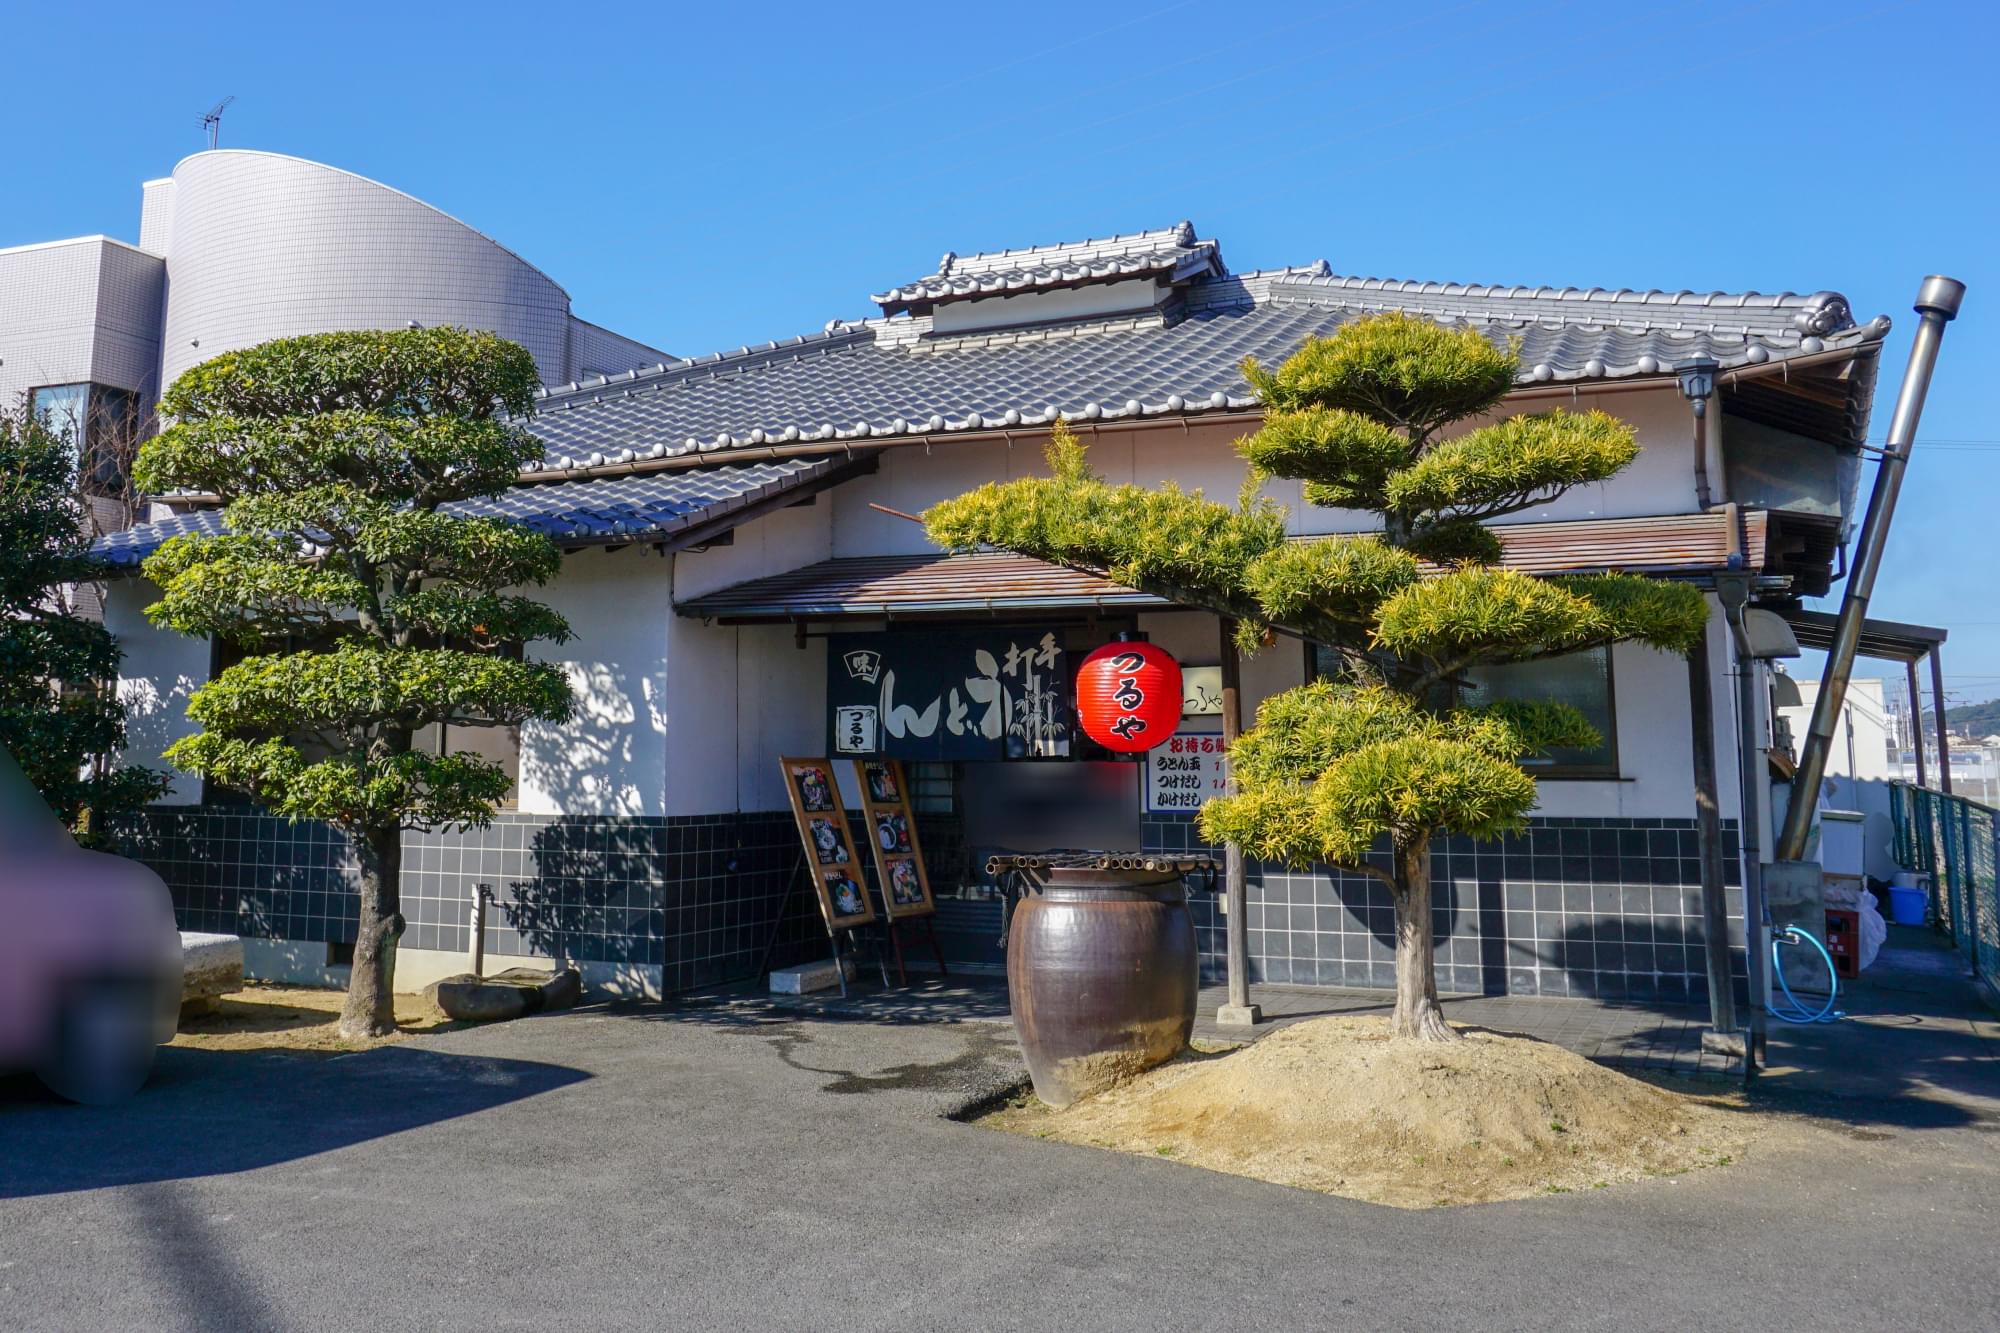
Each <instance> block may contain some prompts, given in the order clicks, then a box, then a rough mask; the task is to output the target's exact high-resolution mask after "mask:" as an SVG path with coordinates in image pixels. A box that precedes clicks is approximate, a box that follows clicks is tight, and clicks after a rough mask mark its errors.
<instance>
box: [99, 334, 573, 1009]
mask: <svg viewBox="0 0 2000 1333" xmlns="http://www.w3.org/2000/svg"><path fill="white" fill-rule="evenodd" d="M535 384H536V377H535V365H534V361H533V360H532V359H531V358H530V357H529V355H528V353H527V351H526V350H525V349H524V348H522V347H520V346H518V345H516V344H514V343H510V342H507V341H505V340H503V339H500V338H497V337H494V336H493V335H491V334H486V333H472V332H467V331H466V330H463V329H452V328H440V329H409V330H397V331H394V332H387V333H329V334H315V335H312V336H309V337H302V338H284V339H279V340H277V341H275V342H269V343H264V344H262V345H261V346H257V347H252V348H249V349H247V350H245V351H240V352H231V353H228V354H226V355H223V356H219V357H217V358H215V359H214V360H212V361H208V362H206V363H204V364H202V365H199V366H196V367H195V368H194V369H192V370H190V371H188V372H187V373H186V374H184V375H182V376H181V377H180V378H179V379H178V380H176V381H175V382H174V384H173V386H172V387H171V388H170V389H168V391H167V393H166V395H165V397H164V398H162V400H161V403H160V406H161V410H162V413H163V414H164V415H166V416H168V417H171V418H172V419H173V424H172V425H170V426H168V427H167V428H166V429H165V430H164V431H162V432H161V433H160V434H159V435H158V436H157V437H155V438H154V439H152V440H150V441H148V442H147V444H146V445H145V447H144V448H143V449H142V450H141V451H140V455H139V460H138V468H137V477H138V482H139V485H140V486H141V487H142V488H144V489H146V490H148V491H152V492H154V493H159V492H164V491H172V490H191V491H195V492H202V493H207V494H212V495H214V496H216V497H218V498H219V499H220V500H221V501H222V502H223V504H224V506H225V507H224V510H223V513H224V516H225V520H226V523H227V527H228V531H227V532H226V533H225V534H224V535H221V536H183V537H177V538H175V539H174V540H172V541H170V542H168V543H166V544H165V545H164V546H162V547H161V548H160V549H159V551H158V552H156V553H155V554H154V555H153V556H152V557H150V558H149V559H148V560H147V561H146V563H145V566H144V570H145V574H146V576H147V577H148V578H150V579H152V580H153V581H154V582H155V583H157V584H158V585H159V586H160V590H161V598H160V600H159V601H158V602H156V603H155V604H154V605H152V606H151V607H148V608H147V615H148V616H149V617H150V618H151V619H152V620H153V621H154V622H155V623H156V624H159V625H162V626H165V627H167V628H170V629H174V630H178V631H180V632H181V633H183V634H192V635H214V636H216V637H219V638H222V639H226V640H230V641H233V642H234V643H236V644H238V645H240V646H242V647H243V648H244V649H245V650H246V651H247V652H248V654H249V656H247V657H246V658H245V659H244V660H243V661H242V662H240V663H238V664H237V665H235V666H231V667H229V668H228V669H227V670H224V671H222V672H221V673H220V674H218V675H217V676H216V677H215V679H214V680H212V681H210V682H209V683H208V684H207V685H205V686H203V687H202V688H201V689H199V690H197V691H196V692H195V693H194V694H193V695H192V696H191V697H190V699H189V701H188V716H189V717H190V718H192V719H193V720H194V721H195V722H197V723H199V724H200V726H201V730H200V731H199V732H197V733H196V734H194V735H191V736H188V737H186V738H184V739H182V740H180V741H177V742H175V744H174V745H173V746H172V747H171V748H170V749H169V750H168V751H167V757H168V758H169V759H171V760H172V761H173V762H174V763H175V764H177V765H179V766H180V767H182V768H184V769H187V770H188V771H190V772H194V773H199V774H201V775H203V776H205V777H207V778H209V779H211V780H213V781H216V782H219V783H221V784H223V785H224V786H228V787H233V788H236V789H238V790H241V791H243V792H246V793H248V794H249V795H250V796H252V797H253V798H255V799H256V800H258V801H260V802H261V803H263V804H264V805H265V806H266V807H268V808H269V809H270V810H271V811H273V812H274V813H277V814H282V815H290V816H292V817H293V818H295V819H321V820H325V821H327V822H328V823H330V824H332V825H334V826H335V827H337V828H339V829H341V830H343V831H344V832H345V833H347V835H348V836H349V838H350V839H351V841H352V842H353V845H354V849H355V853H356V857H357V859H358V861H359V866H360V886H359V887H360V900H361V903H360V920H359V923H358V934H357V936H356V939H355V943H354V967H353V977H352V981H351V982H350V985H349V989H348V995H347V1003H346V1007H345V1009H344V1011H343V1013H342V1015H341V1020H340V1031H341V1034H342V1035H343V1036H345V1037H348V1038H350V1039H360V1038H364V1037H369V1036H377V1035H381V1034H383V1033H386V1032H389V1031H392V1030H393V1029H394V1027H395V1012H394V1006H393V998H394V979H395V978H394V959H395V946H396V941H397V939H398V938H399V937H400V935H401V934H402V930H403V917H402V914H401V911H400V896H399V892H398V877H399V872H400V870H401V863H402V832H403V830H404V829H433V828H466V827H469V826H474V825H480V826H483V825H485V824H486V823H487V822H488V820H490V818H491V817H492V814H493V809H494V805H495V802H497V801H499V800H500V799H502V798H503V797H504V796H505V794H506V791H507V787H508V778H507V775H506V773H505V772H504V771H503V770H502V769H501V768H500V766H499V765H497V764H495V763H493V762H491V761H490V760H487V759H483V758H480V757H479V756H477V755H475V754H472V753H469V752H460V753H450V754H439V753H431V752H426V751H425V750H422V749H419V748H418V746H417V744H416V742H417V739H418V734H419V733H420V732H422V731H423V730H424V729H425V728H428V727H432V726H435V725H439V724H442V725H446V726H450V727H463V726H513V725H518V724H519V723H521V722H524V721H527V720H528V719H531V718H535V719H542V720H545V721H551V722H561V721H566V720H567V719H568V718H569V716H570V713H571V709H572V699H571V695H570V689H569V683H568V679H567V677H566V676H565V674H564V672H563V670H562V668H560V667H558V666H553V665H547V664H542V663H535V662H527V661H523V660H521V659H520V656H519V649H520V647H521V645H523V644H524V643H526V642H528V641H530V640H536V639H552V640H556V641H558V642H560V641H562V640H565V639H567V638H568V637H569V627H568V626H567V625H566V624H565V623H564V621H563V618H562V617H561V616H559V615H557V614H556V613H555V612H554V611H552V610H550V609H549V608H548V607H546V606H543V605H542V604H540V603H539V602H535V601H532V600H530V599H528V598H526V597H522V596H519V595H517V594H514V593H510V592H508V591H507V590H508V589H513V588H519V587H523V586H527V585H534V584H541V583H544V582H546V581H547V580H548V579H549V578H550V577H551V576H553V575H554V574H555V573H556V570H557V568H558V566H559V564H560V562H561V553H560V552H559V551H558V550H557V548H556V546H555V545H554V543H552V542H550V541H549V540H548V538H546V537H544V536H542V535H540V534H538V533H535V532H532V531H529V530H528V529H526V528H524V527H521V526H520V525H518V524H514V523H509V522H504V521H501V520H498V519H491V518H470V517H464V516H462V515H458V514H454V513H452V512H449V511H448V509H447V506H449V505H451V504H452V502H454V501H459V500H465V499H468V498H471V497H474V496H490V495H496V494H498V493H500V492H501V491H503V490H505V489H506V488H507V487H508V486H509V485H511V484H512V483H513V481H514V480H515V476H516V472H517V469H518V468H519V466H520V464H522V463H523V462H525V461H528V460H530V459H535V458H539V457H540V456H541V446H540V445H539V444H538V443H537V442H536V441H535V440H534V438H533V437H532V436H530V435H529V434H528V433H527V432H526V431H525V430H523V429H522V428H521V426H520V425H519V424H517V423H518V421H519V420H520V419H521V418H523V417H525V416H526V415H527V414H528V413H529V412H530V411H531V410H532V407H533V401H534V398H533V395H534V389H535Z"/></svg>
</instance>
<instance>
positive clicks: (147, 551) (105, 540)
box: [90, 509, 222, 569]
mask: <svg viewBox="0 0 2000 1333" xmlns="http://www.w3.org/2000/svg"><path fill="white" fill-rule="evenodd" d="M221 531H222V514H221V512H220V511H218V510H214V509H202V510H197V511H196V512H194V513H192V514H173V515H170V516H168V517H166V518H163V519H160V520H158V521H157V522H153V523H140V524H138V525H136V526H134V527H129V528H124V529H122V530H120V531H118V532H111V533H106V534H105V535H104V536H102V537H99V538H98V539H97V540H96V541H94V542H92V543H91V544H90V553H91V555H92V556H94V557H96V558H97V559H98V560H101V561H103V562H104V563H105V564H107V565H110V566H111V567H112V568H113V569H137V568H138V567H139V562H140V561H142V560H144V559H145V558H146V557H147V556H149V555H151V554H152V553H153V552H155V551H157V550H159V549H160V548H161V547H162V546H164V545H166V543H167V542H168V541H169V540H170V539H171V538H174V537H179V536H183V535H185V534H187V533H190V532H193V533H199V534H200V535H202V536H204V537H213V536H215V534H217V533H218V532H221Z"/></svg>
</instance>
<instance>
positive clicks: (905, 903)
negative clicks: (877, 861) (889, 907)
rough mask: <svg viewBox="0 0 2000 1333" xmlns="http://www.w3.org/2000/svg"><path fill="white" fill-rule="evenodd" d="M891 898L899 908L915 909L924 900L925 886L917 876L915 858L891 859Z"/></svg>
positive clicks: (900, 857) (901, 857)
mask: <svg viewBox="0 0 2000 1333" xmlns="http://www.w3.org/2000/svg"><path fill="white" fill-rule="evenodd" d="M889 897H890V899H891V900H892V901H893V902H895V904H896V905H897V906H898V907H914V906H916V905H917V904H919V903H921V902H922V901H923V900H924V886H923V882H922V880H920V879H919V878H918V876H917V863H916V860H915V858H913V857H908V856H899V857H894V858H891V859H890V861H889Z"/></svg>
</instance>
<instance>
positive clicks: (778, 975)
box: [771, 958, 854, 995]
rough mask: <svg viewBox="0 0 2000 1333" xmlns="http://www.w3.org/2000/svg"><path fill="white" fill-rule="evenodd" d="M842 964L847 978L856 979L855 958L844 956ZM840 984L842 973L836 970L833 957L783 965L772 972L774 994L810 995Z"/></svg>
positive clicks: (772, 992)
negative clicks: (793, 964)
mask: <svg viewBox="0 0 2000 1333" xmlns="http://www.w3.org/2000/svg"><path fill="white" fill-rule="evenodd" d="M840 966H841V967H842V968H844V969H845V970H846V972H847V979H848V980H849V981H852V980H854V960H853V959H852V958H843V959H841V960H840ZM839 984H840V974H839V973H838V972H835V971H834V963H833V960H832V959H831V958H821V959H819V960H817V961H816V962H811V963H800V964H799V965H798V966H797V967H781V968H779V969H778V970H777V971H775V972H773V973H772V974H771V994H773V995H809V994H811V993H812V992H813V991H818V990H832V989H833V988H834V987H835V986H838V985H839Z"/></svg>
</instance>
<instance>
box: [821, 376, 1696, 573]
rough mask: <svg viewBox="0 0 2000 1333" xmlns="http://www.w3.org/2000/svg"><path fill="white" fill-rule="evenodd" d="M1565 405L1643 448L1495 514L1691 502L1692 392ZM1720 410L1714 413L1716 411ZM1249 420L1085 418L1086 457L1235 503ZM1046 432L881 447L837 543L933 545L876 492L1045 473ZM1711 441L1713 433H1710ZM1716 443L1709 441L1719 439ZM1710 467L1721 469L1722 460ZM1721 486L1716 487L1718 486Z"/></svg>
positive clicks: (902, 494) (1304, 513)
mask: <svg viewBox="0 0 2000 1333" xmlns="http://www.w3.org/2000/svg"><path fill="white" fill-rule="evenodd" d="M1556 405H1558V404H1557V403H1554V402H1551V401H1550V400H1547V399H1536V400H1531V401H1529V402H1526V403H1523V404H1521V409H1522V410H1524V411H1537V412H1539V411H1546V410H1548V409H1549V408H1550V407H1553V406H1556ZM1560 405H1561V406H1563V407H1565V408H1570V409H1572V410H1577V411H1584V410H1588V409H1590V408H1593V407H1596V408H1602V409H1603V410H1604V411H1607V412H1610V413H1612V414H1613V415H1615V416H1618V417H1619V418H1621V419H1623V420H1625V421H1627V422H1630V423H1631V424H1632V426H1633V427H1634V428H1635V429H1636V430H1637V431H1638V434H1639V442H1640V451H1639V457H1638V459H1637V460H1636V461H1635V462H1634V463H1633V464H1632V466H1631V467H1629V468H1627V469H1626V470H1625V471H1624V472H1621V473H1620V474H1619V475H1618V476H1617V477H1615V478H1613V479H1612V480H1611V481H1608V482H1603V483H1598V484H1593V485H1588V486H1579V487H1576V488H1574V489H1573V490H1571V491H1569V492H1568V493H1566V494H1564V495H1563V496H1561V497H1560V498H1558V499H1557V500H1556V501H1555V502H1553V503H1551V504H1547V505H1542V506H1539V507H1537V508H1534V509H1529V510H1524V511H1522V512H1521V513H1518V514H1509V515H1507V516H1506V517H1505V518H1504V519H1501V520H1499V521H1500V522H1504V523H1541V522H1554V521H1560V520H1567V519H1585V518H1605V517H1626V516H1633V515H1652V514H1685V513H1691V512H1694V510H1695V508H1696V505H1695V493H1694V477H1693V466H1692V464H1693V458H1694V447H1693V426H1692V422H1691V418H1690V417H1689V415H1688V407H1687V403H1686V402H1685V401H1684V400H1683V399H1682V398H1681V397H1680V395H1679V393H1678V392H1677V391H1675V390H1672V389H1661V390H1658V391H1649V392H1634V393H1617V394H1598V395H1595V396H1593V395H1590V394H1583V395H1580V396H1579V397H1578V398H1577V399H1576V400H1575V401H1574V402H1571V400H1569V399H1568V398H1564V399H1562V400H1561V402H1560ZM1718 415H1719V414H1718ZM1253 428H1254V427H1253V426H1251V425H1250V424H1249V423H1245V422H1202V423H1195V422H1190V423H1189V424H1188V425H1187V427H1186V428H1185V429H1182V427H1181V425H1180V424H1179V423H1175V424H1173V425H1171V426H1168V427H1164V428H1154V429H1147V430H1106V431H1103V432H1102V433H1096V434H1093V433H1092V432H1090V431H1089V430H1088V429H1083V430H1082V434H1083V437H1084V440H1085V441H1086V443H1088V444H1089V446H1090V462H1091V466H1092V467H1094V468H1095V469H1096V470H1097V471H1098V472H1100V473H1102V474H1103V475H1104V477H1105V478H1106V479H1107V480H1109V481H1112V482H1132V483H1135V484H1138V485H1145V486H1158V485H1160V484H1162V483H1164V482H1169V481H1171V482H1175V483H1177V484H1179V485H1180V486H1181V487H1183V488H1184V489H1187V490H1195V489H1200V490H1203V491H1204V492H1206V494H1207V495H1208V497H1209V498H1210V499H1213V500H1217V501H1221V502H1223V503H1229V504H1233V503H1235V501H1236V496H1237V491H1238V489H1239V488H1240V486H1241V485H1242V479H1243V463H1242V460H1241V459H1240V458H1239V457H1238V456H1237V454H1236V452H1235V449H1234V444H1235V441H1236V440H1237V439H1238V438H1240V437H1241V436H1243V435H1244V434H1246V433H1248V432H1249V431H1250V430H1251V429H1253ZM1047 438H1048V435H1047V432H1046V431H1045V430H1043V429H1041V428H1039V427H1030V428H1024V429H1023V430H1021V431H1020V432H1019V433H1018V434H1016V435H1015V437H1014V439H1013V442H1012V444H1011V446H1010V445H1009V444H1008V443H1006V442H1004V441H981V442H968V443H964V444H954V443H947V444H939V445H935V446H933V447H932V448H931V450H930V451H929V452H928V453H926V451H925V450H924V449H922V448H905V449H890V450H885V451H884V452H883V453H882V455H881V468H880V470H879V471H878V472H877V473H876V474H875V475H874V476H872V477H863V478H861V479H859V480H857V481H853V482H849V483H848V484H847V485H845V486H842V487H840V488H838V489H837V490H836V491H834V492H833V495H834V519H833V554H835V555H840V556H848V555H880V554H888V553H903V552H908V553H914V552H919V551H928V550H931V549H933V548H932V547H931V545H930V543H929V542H928V541H927V540H925V538H924V535H923V530H922V529H921V528H919V527H918V526H917V525H916V524H914V523H910V522H907V521H906V520H903V519H899V518H896V517H894V516H892V515H889V514H884V513H881V512H879V511H877V510H873V509H870V508H869V507H868V505H869V502H871V501H873V502H875V503H878V504H882V505H886V506H888V507H889V508H891V509H900V510H902V511H903V512H905V513H910V514H917V513H921V512H923V510H924V509H925V508H927V507H928V506H930V505H932V504H935V503H936V502H937V501H939V500H944V499H948V498H950V497H952V496H954V495H960V494H963V493H964V492H966V491H968V490H971V489H972V488H973V487H975V486H980V485H983V484H985V483H986V482H989V481H1006V480H1010V479H1012V478H1015V477H1022V476H1039V475H1045V474H1046V472H1047V469H1046V467H1045V466H1044V465H1043V462H1042V449H1043V446H1044V445H1045V444H1046V442H1047ZM1711 443H1712V444H1713V441H1711ZM1712 452H1713V451H1712ZM1711 471H1712V475H1713V476H1714V477H1716V478H1718V479H1719V478H1720V475H1721V472H1720V468H1719V465H1713V466H1712V468H1711ZM1265 494H1266V495H1268V496H1269V497H1270V498H1271V499H1273V500H1275V501H1277V502H1278V503H1279V504H1281V505H1284V506H1285V507H1286V508H1287V510H1288V511H1289V516H1290V517H1289V522H1288V524H1287V526H1288V527H1289V529H1290V530H1291V531H1293V532H1297V533H1330V532H1355V531H1361V530H1364V529H1366V528H1368V527H1371V526H1374V524H1373V521H1372V520H1371V519H1370V518H1369V516H1368V515H1365V514H1359V513H1355V512H1353V511H1350V510H1339V509H1323V508H1319V507H1318V506H1313V505H1307V504H1306V503H1305V502H1304V501H1303V499H1302V498H1301V496H1300V488H1299V485H1298V483H1296V482H1290V481H1284V480H1274V481H1272V482H1270V483H1269V484H1268V485H1267V486H1266V488H1265ZM1714 498H1717V499H1719V498H1721V495H1720V491H1719V490H1718V491H1717V492H1716V495H1715V497H1714Z"/></svg>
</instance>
